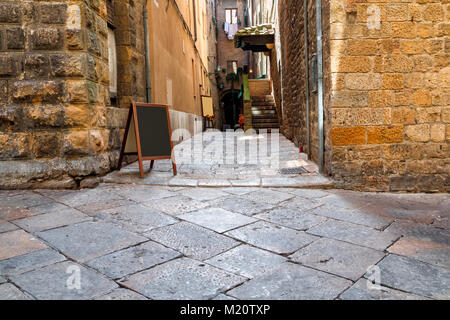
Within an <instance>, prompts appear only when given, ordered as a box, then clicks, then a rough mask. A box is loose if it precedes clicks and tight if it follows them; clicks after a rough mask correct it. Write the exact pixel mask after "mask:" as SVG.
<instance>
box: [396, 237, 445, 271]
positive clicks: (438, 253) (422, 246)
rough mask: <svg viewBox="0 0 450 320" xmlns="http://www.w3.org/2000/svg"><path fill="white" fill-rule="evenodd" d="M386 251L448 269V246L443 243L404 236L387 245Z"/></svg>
mask: <svg viewBox="0 0 450 320" xmlns="http://www.w3.org/2000/svg"><path fill="white" fill-rule="evenodd" d="M388 251H389V252H390V253H395V254H397V255H401V256H407V257H410V258H414V259H417V260H420V261H423V262H427V263H430V264H435V265H438V266H442V267H446V268H449V269H450V246H448V245H445V244H441V243H436V242H431V241H425V240H421V239H417V238H413V237H404V238H401V239H400V240H399V241H397V242H396V243H395V244H394V245H392V246H391V247H389V248H388Z"/></svg>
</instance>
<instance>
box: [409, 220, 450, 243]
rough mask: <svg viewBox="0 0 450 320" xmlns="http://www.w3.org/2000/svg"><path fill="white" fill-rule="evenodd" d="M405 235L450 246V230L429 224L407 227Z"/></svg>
mask: <svg viewBox="0 0 450 320" xmlns="http://www.w3.org/2000/svg"><path fill="white" fill-rule="evenodd" d="M403 235H405V236H409V237H414V238H417V239H421V240H424V241H429V242H435V243H438V244H441V245H444V246H450V230H445V229H439V228H435V227H432V226H427V225H416V226H414V227H413V228H408V229H406V230H405V232H404V233H403Z"/></svg>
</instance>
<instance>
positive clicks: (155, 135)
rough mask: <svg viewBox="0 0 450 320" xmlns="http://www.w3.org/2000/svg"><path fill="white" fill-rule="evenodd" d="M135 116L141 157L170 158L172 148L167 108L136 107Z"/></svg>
mask: <svg viewBox="0 0 450 320" xmlns="http://www.w3.org/2000/svg"><path fill="white" fill-rule="evenodd" d="M136 115H137V119H138V128H139V140H140V142H141V144H140V145H141V153H142V157H143V158H150V157H151V158H153V157H170V156H171V155H172V146H171V143H170V128H169V120H168V114H167V107H165V106H161V107H157V106H154V107H153V106H152V107H148V106H140V105H136Z"/></svg>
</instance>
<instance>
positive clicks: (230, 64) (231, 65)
mask: <svg viewBox="0 0 450 320" xmlns="http://www.w3.org/2000/svg"><path fill="white" fill-rule="evenodd" d="M237 69H238V63H237V61H236V60H230V61H227V73H232V72H233V73H237Z"/></svg>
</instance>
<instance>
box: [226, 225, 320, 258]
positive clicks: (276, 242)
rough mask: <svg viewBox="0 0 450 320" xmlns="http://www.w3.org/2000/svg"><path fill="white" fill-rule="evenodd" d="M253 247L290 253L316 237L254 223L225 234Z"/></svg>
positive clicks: (279, 227)
mask: <svg viewBox="0 0 450 320" xmlns="http://www.w3.org/2000/svg"><path fill="white" fill-rule="evenodd" d="M225 234H226V235H228V236H230V237H233V238H235V239H238V240H240V241H242V242H246V243H249V244H251V245H253V246H255V247H259V248H262V249H266V250H269V251H273V252H276V253H280V254H289V253H292V252H294V251H296V250H298V249H300V248H301V247H304V246H306V245H307V244H310V243H311V242H313V241H314V240H316V239H317V237H315V236H312V235H309V234H306V233H305V232H302V231H297V230H293V229H288V228H285V227H281V226H277V225H274V224H271V223H268V222H262V221H260V222H256V223H253V224H250V225H247V226H245V227H242V228H239V229H235V230H232V231H229V232H226V233H225Z"/></svg>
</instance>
